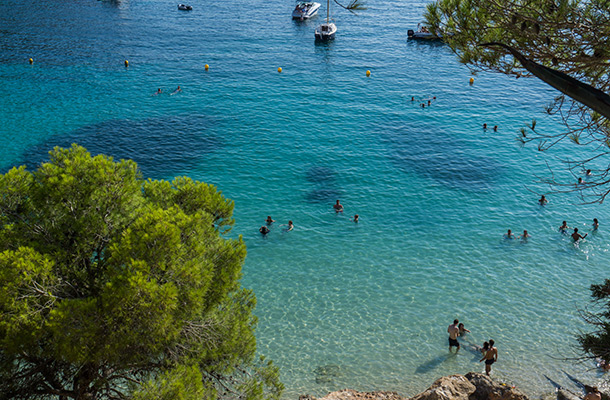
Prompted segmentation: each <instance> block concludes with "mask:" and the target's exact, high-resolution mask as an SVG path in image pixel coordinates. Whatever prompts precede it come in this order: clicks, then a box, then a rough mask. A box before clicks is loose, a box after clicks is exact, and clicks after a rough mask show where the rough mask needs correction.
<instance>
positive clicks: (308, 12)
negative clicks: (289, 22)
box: [292, 2, 320, 19]
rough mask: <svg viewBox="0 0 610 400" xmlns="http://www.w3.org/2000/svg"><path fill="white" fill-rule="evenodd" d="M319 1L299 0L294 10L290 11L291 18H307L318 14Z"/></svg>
mask: <svg viewBox="0 0 610 400" xmlns="http://www.w3.org/2000/svg"><path fill="white" fill-rule="evenodd" d="M319 9H320V3H315V2H301V3H298V4H297V6H296V7H295V9H294V11H292V19H309V18H311V17H314V16H316V15H317V14H318V10H319Z"/></svg>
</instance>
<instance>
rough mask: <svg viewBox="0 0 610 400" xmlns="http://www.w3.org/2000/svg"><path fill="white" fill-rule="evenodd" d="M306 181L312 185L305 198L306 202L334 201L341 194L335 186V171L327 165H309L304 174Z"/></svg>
mask: <svg viewBox="0 0 610 400" xmlns="http://www.w3.org/2000/svg"><path fill="white" fill-rule="evenodd" d="M305 178H306V179H307V181H309V182H310V183H312V184H313V185H314V188H313V189H312V190H310V191H309V192H308V193H307V194H306V195H305V199H306V200H307V202H308V203H328V202H332V203H334V202H335V200H337V199H338V198H339V197H340V195H341V190H340V189H339V188H338V187H337V183H336V180H335V171H334V170H333V169H331V168H328V167H311V168H309V170H307V173H306V174H305Z"/></svg>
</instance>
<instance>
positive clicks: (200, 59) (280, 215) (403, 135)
mask: <svg viewBox="0 0 610 400" xmlns="http://www.w3.org/2000/svg"><path fill="white" fill-rule="evenodd" d="M425 4H426V1H413V2H403V1H384V2H381V1H376V0H371V1H369V2H368V7H369V9H368V10H367V11H365V12H362V13H360V15H359V16H353V15H351V14H349V13H348V12H344V11H341V10H339V9H334V8H333V14H334V16H335V19H336V21H337V24H338V27H339V32H338V34H337V38H336V40H335V41H334V42H333V43H330V44H326V45H315V44H314V41H313V29H314V27H315V25H316V23H317V21H315V20H312V21H305V22H302V23H301V22H298V21H291V20H290V12H291V9H292V4H291V3H290V2H263V1H262V0H255V1H244V0H242V1H233V2H219V3H201V4H198V3H193V4H192V5H193V7H194V10H193V11H192V12H189V13H184V12H179V11H177V10H176V5H175V4H169V3H167V2H162V1H160V0H148V1H142V2H129V1H115V2H93V1H89V0H79V1H74V2H70V4H64V3H63V2H45V1H38V0H34V1H31V2H28V4H24V3H22V2H19V1H17V0H6V1H3V2H2V3H1V4H0V23H1V25H0V26H1V28H0V29H1V31H0V77H2V87H1V88H0V91H2V94H3V96H1V97H0V115H1V118H2V125H1V126H0V140H1V142H2V149H1V151H0V154H1V155H2V164H1V165H0V166H1V167H2V168H3V169H4V170H6V169H8V168H9V167H10V166H12V165H17V164H22V163H27V164H28V165H30V166H35V165H36V164H37V163H39V162H40V161H41V160H42V159H44V154H45V152H46V151H48V150H50V148H51V147H52V146H56V145H61V146H67V145H69V144H70V143H72V142H78V143H81V144H83V145H85V146H86V147H87V148H89V150H90V151H92V152H93V153H106V154H109V155H112V156H114V157H116V158H133V159H135V160H136V161H137V162H138V163H139V164H140V165H141V167H142V170H143V172H144V174H145V175H146V176H147V177H152V178H172V177H174V176H177V175H189V176H191V177H193V178H194V179H199V180H204V181H206V182H210V183H213V184H216V185H218V187H219V188H220V189H221V190H222V191H223V193H224V194H225V195H226V196H227V197H229V198H231V199H234V200H235V204H236V207H235V217H236V219H237V225H236V227H235V228H234V230H233V233H234V234H242V235H244V238H245V240H246V243H247V245H248V257H247V260H246V264H245V266H244V278H243V284H244V285H245V286H246V287H249V288H253V289H254V291H255V293H256V294H257V298H258V307H257V310H256V313H257V315H258V316H259V318H260V323H259V327H258V331H257V337H258V345H259V349H260V351H261V353H262V354H265V355H266V356H269V357H270V358H272V359H273V360H275V361H276V363H277V364H278V365H279V366H280V367H281V371H282V379H283V381H284V382H285V384H286V387H287V390H286V398H296V396H297V395H298V394H304V393H311V394H315V395H320V394H324V393H325V392H326V391H327V390H335V389H341V388H345V387H351V388H354V389H360V390H374V389H383V390H396V391H399V392H400V393H403V394H405V395H413V394H415V393H416V392H418V391H420V390H422V389H424V388H425V387H427V386H428V385H429V384H430V383H432V381H434V380H435V379H436V378H437V377H439V376H441V375H446V374H452V373H463V372H467V371H471V370H475V371H482V370H483V365H482V364H481V363H478V362H477V361H478V357H479V355H478V353H476V351H473V350H472V348H471V347H469V346H468V345H467V344H468V343H466V342H464V344H465V346H464V347H465V348H464V349H463V350H461V351H460V353H459V354H458V355H451V354H448V352H447V343H446V340H447V339H446V336H447V335H446V329H447V325H448V324H449V323H451V321H452V320H453V319H454V318H456V317H457V318H460V320H462V321H464V322H465V323H466V326H467V327H468V328H469V329H471V330H472V333H471V334H470V335H469V336H468V337H466V340H467V341H469V342H471V343H476V344H479V345H480V344H481V343H482V342H483V341H484V340H486V339H489V338H493V339H494V340H495V341H496V343H497V346H498V348H499V351H500V356H499V361H498V363H497V364H495V365H494V367H493V368H494V376H495V377H497V378H499V379H502V380H505V381H508V382H513V383H515V384H516V385H517V386H519V387H521V388H522V389H524V390H525V391H526V392H527V393H528V394H530V395H538V394H540V393H543V392H545V391H550V390H552V387H551V386H550V384H549V383H548V382H546V380H545V379H544V377H543V375H544V374H546V375H548V376H549V377H552V378H553V379H555V380H557V381H559V382H561V383H562V384H565V385H566V386H568V385H569V380H568V379H567V377H566V376H565V375H564V373H563V372H562V370H565V371H568V372H570V373H572V374H573V375H576V376H579V377H581V378H582V379H584V380H586V381H587V382H591V383H593V382H598V380H599V379H601V377H600V376H598V373H597V372H596V371H595V370H594V369H593V365H589V364H577V365H574V363H572V362H569V361H566V360H565V358H566V357H571V356H573V355H575V354H576V353H575V349H576V341H575V338H574V335H575V334H576V333H578V332H580V331H581V329H586V328H587V327H586V326H584V325H583V322H582V320H581V319H580V317H579V313H578V309H580V308H584V307H585V306H586V305H587V302H588V287H589V285H590V284H592V283H599V282H601V281H602V280H603V279H604V278H605V277H606V275H605V274H606V273H607V265H608V262H609V261H610V256H609V254H608V248H609V246H608V233H607V228H606V221H610V213H609V212H608V211H607V209H606V208H605V207H603V206H599V205H587V206H582V205H578V206H576V205H575V204H576V203H578V202H579V199H578V198H577V197H576V196H575V195H573V194H567V195H561V196H560V195H549V196H548V197H549V199H550V203H549V205H548V206H546V207H540V206H538V204H537V199H538V198H539V196H540V194H542V193H544V192H545V191H546V190H547V188H546V187H544V186H543V185H541V184H539V183H536V181H537V178H536V176H537V175H542V176H548V171H547V169H546V164H547V163H549V165H550V166H551V167H552V168H553V169H554V170H555V172H556V174H557V176H558V177H560V178H566V179H568V178H570V179H572V178H571V177H569V174H567V173H566V172H565V171H563V172H562V168H563V165H562V163H561V162H560V161H561V160H562V159H566V158H569V157H578V156H580V155H582V154H585V153H584V151H585V150H580V149H576V148H574V147H571V146H567V145H566V146H559V147H558V148H557V149H555V150H553V152H552V153H551V154H548V155H547V154H546V153H544V154H541V153H537V152H536V150H535V148H534V147H535V146H526V147H525V148H520V147H519V146H517V145H516V141H515V140H514V137H515V136H516V134H517V133H518V130H519V128H521V127H523V126H525V125H527V124H528V123H530V122H531V119H532V118H535V119H537V121H538V127H539V128H540V129H545V130H548V131H558V130H560V129H561V124H560V123H559V121H558V120H556V119H553V118H551V117H549V116H546V115H545V114H544V113H543V111H542V107H543V106H544V105H546V103H547V102H549V101H550V100H551V99H552V98H553V96H554V95H555V93H554V92H553V91H552V90H550V89H549V88H548V87H546V86H544V85H542V84H541V83H540V82H537V81H535V80H523V79H521V80H511V79H509V78H507V77H503V76H496V75H490V74H481V75H478V76H476V77H475V84H474V85H472V86H470V85H469V84H468V80H469V78H470V75H469V72H468V70H467V69H466V68H464V67H463V66H460V65H459V64H458V63H457V61H456V59H455V56H454V55H453V54H452V53H451V52H450V50H449V49H448V48H447V47H445V46H443V45H438V44H431V43H424V44H422V43H410V42H407V41H406V30H407V29H409V28H413V27H414V26H415V25H416V24H417V22H419V21H420V20H421V14H422V13H423V10H424V9H425ZM324 12H325V10H324V8H323V9H322V10H321V13H324ZM318 20H319V18H318ZM29 57H33V58H34V64H33V65H29V64H28V63H27V59H28V58H29ZM125 59H128V60H129V61H130V67H129V68H124V67H123V61H124V60H125ZM204 64H209V65H210V67H211V68H210V71H208V72H205V71H204V70H203V65H204ZM278 66H281V67H282V68H283V72H282V73H281V74H278V73H277V67H278ZM367 69H368V70H371V71H372V75H371V77H369V78H367V77H366V76H365V71H366V70H367ZM177 85H181V86H182V88H183V91H182V92H181V93H179V94H178V95H176V96H169V95H168V93H169V92H171V91H172V90H173V89H174V88H175V87H176V86H177ZM159 87H161V88H162V89H163V91H164V93H163V94H162V95H159V96H153V93H154V92H155V91H156V90H157V88H159ZM412 96H414V97H415V98H416V99H417V101H415V102H412V101H411V97H412ZM432 96H436V97H437V98H436V100H433V101H432V106H431V107H426V108H425V109H422V108H421V107H420V103H419V100H422V99H428V98H431V97H432ZM483 123H487V124H488V125H489V126H490V127H491V126H493V125H498V126H499V130H498V132H493V130H491V129H489V130H487V131H483V130H482V128H481V127H482V125H483ZM336 199H341V202H342V203H343V204H344V205H345V212H344V213H343V214H338V215H337V214H335V213H334V212H333V211H332V204H334V202H335V200H336ZM353 214H359V215H360V217H361V222H360V223H358V224H354V223H353V222H352V221H351V220H350V217H351V216H353ZM267 215H272V216H273V217H274V219H276V220H277V222H276V223H275V224H274V225H275V226H273V227H272V232H271V233H270V234H269V235H268V236H267V237H266V238H262V237H261V236H260V234H259V233H258V228H259V227H260V225H262V224H263V221H264V219H265V217H266V216H267ZM594 217H597V218H599V220H600V221H601V229H600V231H599V232H594V233H591V234H590V235H589V237H588V238H587V240H586V241H585V242H583V243H581V244H580V246H574V245H573V244H572V243H571V241H570V240H568V239H569V238H568V237H565V236H561V235H560V234H558V233H557V227H558V226H559V224H560V223H561V221H562V220H568V223H569V224H570V226H577V227H579V228H581V230H583V231H584V232H587V231H589V229H590V224H591V221H592V219H593V218H594ZM289 219H290V220H293V221H294V223H295V225H296V228H295V229H294V231H292V232H290V233H282V231H281V227H280V226H279V225H280V224H284V223H286V222H287V221H288V220H289ZM509 228H510V229H512V230H513V231H514V232H515V233H517V234H518V233H520V232H521V231H522V230H523V229H527V230H528V231H529V232H530V234H531V235H532V238H531V239H530V240H529V241H528V242H527V243H523V242H521V241H518V240H517V241H504V240H502V239H501V238H502V234H503V233H504V232H505V231H506V229H509Z"/></svg>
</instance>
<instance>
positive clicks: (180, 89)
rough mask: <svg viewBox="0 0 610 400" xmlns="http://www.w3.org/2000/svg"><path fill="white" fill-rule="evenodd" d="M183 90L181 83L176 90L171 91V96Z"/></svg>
mask: <svg viewBox="0 0 610 400" xmlns="http://www.w3.org/2000/svg"><path fill="white" fill-rule="evenodd" d="M180 92H182V88H181V87H180V85H178V87H177V88H176V90H174V91H173V92H171V94H170V96H173V95H175V94H176V93H180Z"/></svg>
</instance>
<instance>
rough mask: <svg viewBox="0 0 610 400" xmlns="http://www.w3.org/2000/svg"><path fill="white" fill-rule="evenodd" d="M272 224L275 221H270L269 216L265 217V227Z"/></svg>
mask: <svg viewBox="0 0 610 400" xmlns="http://www.w3.org/2000/svg"><path fill="white" fill-rule="evenodd" d="M274 222H275V220H274V219H271V215H267V219H266V220H265V223H266V224H267V225H271V224H272V223H274Z"/></svg>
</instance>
